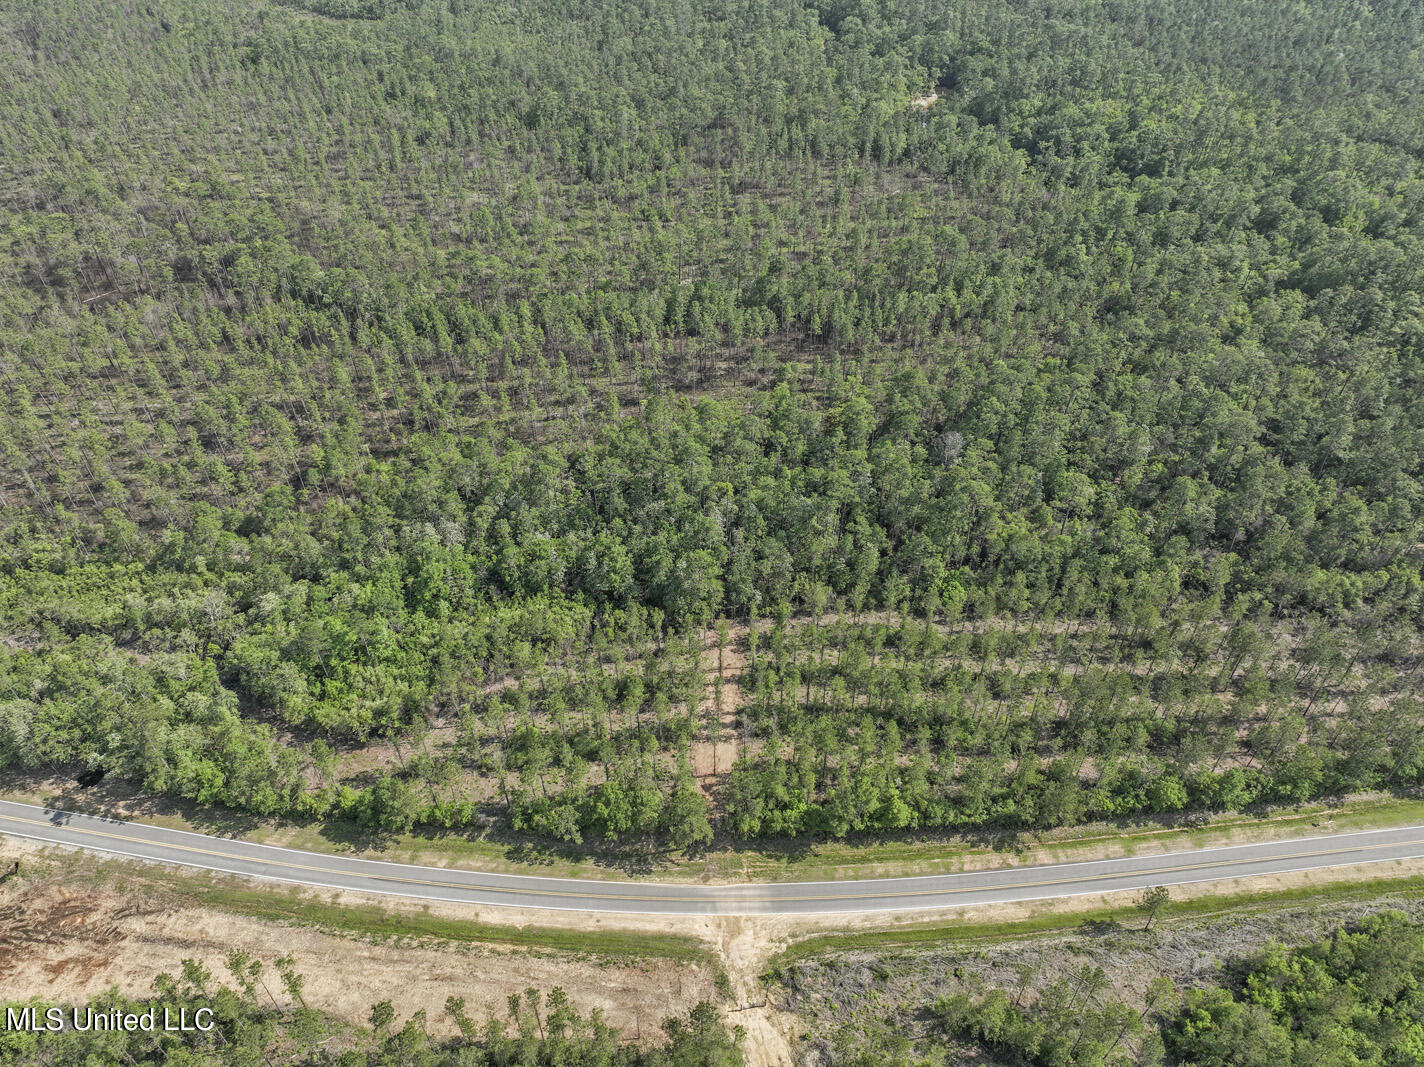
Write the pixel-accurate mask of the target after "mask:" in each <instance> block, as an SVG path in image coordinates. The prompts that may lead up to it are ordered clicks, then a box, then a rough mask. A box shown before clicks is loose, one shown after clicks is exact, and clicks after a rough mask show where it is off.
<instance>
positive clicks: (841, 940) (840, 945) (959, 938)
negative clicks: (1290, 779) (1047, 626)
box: [766, 876, 1424, 975]
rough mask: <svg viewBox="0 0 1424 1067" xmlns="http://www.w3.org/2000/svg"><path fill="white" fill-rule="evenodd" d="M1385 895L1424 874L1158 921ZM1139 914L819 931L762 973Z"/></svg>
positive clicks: (1244, 896) (1181, 906) (1180, 907)
mask: <svg viewBox="0 0 1424 1067" xmlns="http://www.w3.org/2000/svg"><path fill="white" fill-rule="evenodd" d="M1385 897H1396V898H1406V899H1417V898H1420V897H1424V878H1419V877H1417V876H1415V877H1404V878H1381V879H1375V880H1371V881H1368V882H1343V883H1339V884H1336V885H1324V886H1299V887H1296V888H1294V889H1280V890H1272V891H1269V892H1265V893H1231V894H1220V895H1214V896H1206V897H1197V898H1195V899H1192V900H1175V901H1172V902H1171V903H1170V904H1168V905H1167V908H1166V909H1165V911H1164V912H1163V914H1162V917H1161V918H1160V919H1159V920H1158V921H1159V923H1171V922H1176V921H1181V920H1184V919H1200V918H1206V917H1210V916H1214V915H1219V914H1224V913H1229V912H1239V911H1250V910H1260V909H1263V908H1272V909H1278V908H1280V907H1281V906H1283V905H1291V904H1297V903H1310V904H1326V903H1342V902H1349V901H1357V900H1378V899H1381V898H1385ZM1141 922H1142V917H1141V915H1139V914H1138V913H1137V911H1136V910H1135V909H1134V908H1133V907H1132V905H1130V904H1129V905H1119V906H1118V907H1115V908H1096V909H1094V910H1092V911H1082V912H1062V913H1048V914H1044V915H1035V916H1034V917H1033V918H1031V919H1019V920H1014V921H1011V922H998V923H993V922H985V923H976V922H958V923H945V922H936V923H926V924H921V925H912V926H904V927H896V928H892V929H882V930H866V931H863V932H859V933H854V934H820V935H817V936H815V937H808V938H806V939H805V940H803V941H798V942H796V943H795V944H793V945H790V946H788V947H787V948H785V949H783V950H782V951H781V952H779V953H777V954H776V956H774V957H773V958H772V959H771V960H770V962H769V963H768V964H767V970H766V973H767V974H769V975H775V974H776V973H777V972H778V971H779V970H780V969H781V968H783V967H786V966H787V965H789V964H792V963H796V962H798V961H800V960H806V959H811V958H814V957H816V956H824V955H830V954H834V953H840V952H852V951H856V950H863V949H874V950H885V949H896V948H913V947H915V946H919V945H933V944H945V943H950V942H975V941H1012V940H1015V939H1018V938H1026V937H1042V936H1046V935H1052V934H1063V933H1068V932H1070V931H1072V930H1074V929H1076V928H1079V927H1082V926H1087V925H1089V924H1092V923H1121V924H1122V925H1123V926H1124V927H1131V926H1133V925H1134V924H1140V923H1141Z"/></svg>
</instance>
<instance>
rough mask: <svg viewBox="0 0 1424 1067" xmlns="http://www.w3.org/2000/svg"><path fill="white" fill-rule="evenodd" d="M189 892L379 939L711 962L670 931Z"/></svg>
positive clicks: (264, 915) (274, 918)
mask: <svg viewBox="0 0 1424 1067" xmlns="http://www.w3.org/2000/svg"><path fill="white" fill-rule="evenodd" d="M191 892H192V895H193V896H194V897H196V898H197V900H198V901H199V902H200V903H202V904H205V905H208V906H210V907H214V908H218V909H220V910H222V911H228V912H235V913H237V914H241V915H248V916H251V917H253V918H257V919H265V920H267V921H270V922H290V923H298V924H301V925H303V926H312V927H316V928H318V929H321V930H325V931H330V932H334V933H341V934H347V935H353V934H354V935H356V936H359V937H368V938H375V939H379V940H394V939H398V938H435V939H438V940H441V941H453V942H459V943H466V944H498V945H510V946H515V947H520V948H535V949H550V950H554V951H559V952H570V953H579V954H581V955H594V956H604V957H609V958H614V959H647V958H658V959H668V960H673V961H675V962H677V963H684V964H688V963H696V964H699V965H705V966H712V967H716V966H717V964H716V959H715V957H714V956H713V955H712V953H711V951H710V950H709V949H707V948H706V947H705V946H704V945H703V944H702V943H701V942H700V941H698V940H696V939H695V938H691V937H680V936H678V935H676V934H643V933H631V932H624V931H618V930H590V929H587V928H585V929H579V930H575V929H570V930H563V929H559V928H558V927H550V926H522V927H514V926H496V925H494V924H491V923H482V922H472V921H470V920H467V919H448V918H443V917H440V916H436V915H415V914H405V913H393V912H388V911H386V910H385V909H384V908H380V907H375V906H372V905H362V904H356V905H351V904H327V903H324V902H322V901H319V900H306V899H302V898H299V897H293V896H290V895H287V894H281V893H272V892H264V891H262V890H255V889H233V888H223V887H216V888H211V889H208V888H199V887H193V888H192V890H191Z"/></svg>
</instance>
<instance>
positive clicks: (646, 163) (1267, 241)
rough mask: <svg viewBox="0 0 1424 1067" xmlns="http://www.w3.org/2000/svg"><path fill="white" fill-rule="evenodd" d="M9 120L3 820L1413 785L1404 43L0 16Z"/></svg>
mask: <svg viewBox="0 0 1424 1067" xmlns="http://www.w3.org/2000/svg"><path fill="white" fill-rule="evenodd" d="M0 70H3V72H4V82H5V85H6V86H7V91H5V92H4V93H0V374H3V389H0V774H3V775H5V776H8V777H10V778H13V779H16V780H18V779H19V777H20V775H21V774H24V775H28V776H59V777H62V778H64V779H65V780H67V781H72V780H73V778H74V777H75V776H80V775H83V776H85V780H92V779H93V778H95V777H97V776H98V775H100V774H104V775H109V776H112V778H114V779H123V780H127V781H128V782H131V783H133V784H134V785H136V786H137V787H138V788H141V789H143V790H146V791H148V792H151V793H155V794H167V795H170V796H174V797H180V798H185V799H187V800H190V801H195V802H197V803H199V804H203V805H217V806H226V807H228V808H236V809H241V810H243V811H246V812H249V813H253V814H256V815H260V816H272V817H298V818H343V819H353V820H358V821H360V822H362V823H364V824H366V825H367V826H370V827H372V828H373V829H376V830H380V831H387V832H398V831H407V830H410V829H412V828H424V829H426V830H430V829H435V828H445V829H454V830H458V831H460V832H469V833H483V832H490V831H492V830H493V831H496V832H500V833H505V834H513V835H524V836H528V837H531V838H535V839H540V840H551V839H557V840H562V841H567V842H579V841H587V842H593V841H600V842H617V843H618V844H619V847H630V848H639V849H645V848H650V847H651V848H673V849H681V850H695V849H697V848H701V847H705V846H706V845H708V844H709V843H711V842H713V841H716V840H752V839H761V838H786V837H800V836H808V835H818V836H823V835H830V836H853V835H857V834H864V833H871V832H874V833H888V832H908V831H916V830H921V831H923V830H937V829H973V830H980V829H986V828H1002V827H1008V828H1021V827H1033V828H1042V827H1053V826H1062V825H1069V824H1072V823H1076V822H1083V821H1088V820H1098V819H1115V818H1124V817H1150V816H1162V815H1169V814H1175V813H1181V812H1203V811H1214V810H1215V811H1220V810H1241V809H1249V808H1251V807H1252V806H1253V805H1257V804H1265V803H1296V802H1302V801H1307V800H1312V799H1316V798H1320V797H1324V796H1334V795H1341V794H1347V793H1357V792H1364V791H1413V790H1417V789H1418V788H1419V787H1420V785H1421V783H1424V703H1421V692H1420V684H1419V682H1420V670H1421V667H1424V642H1422V641H1421V622H1424V615H1421V600H1420V591H1421V566H1422V565H1424V538H1421V533H1424V522H1422V521H1421V520H1424V486H1421V477H1424V471H1422V470H1421V466H1422V462H1421V461H1424V8H1421V7H1420V5H1418V4H1417V3H1415V2H1413V0H1301V2H1298V3H1293V4H1267V3H1258V2H1253V0H1097V2H1091V3H1083V2H1079V0H1035V2H1032V3H1030V2H1026V0H956V2H955V3H952V4H951V3H940V4H929V3H924V2H923V0H814V2H812V0H717V2H715V3H714V2H711V0H607V2H601V3H596V4H575V3H571V2H568V0H439V2H436V0H283V2H273V0H12V2H9V3H6V4H5V5H3V8H0ZM1214 1004H1215V1002H1213V1004H1212V1005H1205V1006H1204V1007H1203V1008H1202V1010H1203V1011H1216V1010H1217V1007H1220V1008H1221V1010H1222V1011H1227V1010H1228V1009H1227V1008H1226V1007H1224V1006H1220V1005H1216V1006H1213V1005H1214ZM966 1025H968V1024H966ZM1233 1025H1234V1024H1233ZM1183 1040H1185V1038H1184V1039H1183ZM1193 1055H1195V1053H1193ZM1202 1062H1207V1061H1205V1060H1203V1061H1202Z"/></svg>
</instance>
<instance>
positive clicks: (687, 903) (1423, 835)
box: [0, 801, 1424, 915]
mask: <svg viewBox="0 0 1424 1067" xmlns="http://www.w3.org/2000/svg"><path fill="white" fill-rule="evenodd" d="M0 834H10V835H12V836H14V837H24V838H29V839H31V840H35V841H43V842H46V843H48V844H52V845H65V846H69V847H73V848H86V849H93V850H95V851H99V852H109V853H113V854H115V855H119V856H126V857H129V858H131V859H138V860H147V861H151V862H156V863H169V864H177V865H180V866H185V867H200V868H202V869H204V870H209V871H224V872H227V873H229V874H238V875H246V876H248V877H253V878H265V879H269V880H272V881H277V882H292V883H297V884H301V885H311V886H321V887H323V888H327V889H350V890H355V891H357V892H362V893H380V894H385V895H388V896H401V897H415V898H418V899H421V900H442V901H454V902H458V903H462V904H478V905H482V906H489V905H496V906H500V907H511V908H558V909H561V910H566V911H602V912H640V913H653V914H660V915H813V914H825V913H830V912H856V911H912V910H917V909H925V908H947V907H956V906H967V905H974V904H999V903H1007V902H1011V901H1023V900H1042V899H1047V898H1051V897H1071V896H1082V895H1084V894H1088V893H1107V892H1113V891H1118V890H1138V889H1145V888H1147V887H1148V886H1156V885H1164V886H1165V885H1183V884H1186V883H1188V882H1208V881H1216V880H1218V879H1224V878H1249V877H1256V876H1259V875H1269V874H1284V873H1287V872H1289V871H1305V870H1314V869H1317V868H1321V867H1344V866H1349V865H1352V864H1359V863H1379V862H1382V861H1387V860H1401V859H1415V858H1421V857H1424V826H1409V827H1401V828H1398V829H1391V830H1368V831H1364V832H1361V833H1350V834H1331V835H1328V836H1323V837H1311V838H1304V839H1298V840H1294V841H1269V842H1264V843H1261V844H1254V845H1233V846H1231V847H1228V848H1208V849H1198V850H1195V851H1192V852H1169V853H1164V854H1161V855H1156V856H1130V857H1125V858H1122V859H1109V860H1089V861H1085V862H1081V863H1054V864H1046V865H1043V866H1034V867H1024V866H1020V867H999V868H995V869H993V870H985V871H969V872H965V873H962V874H933V875H925V876H921V877H914V878H868V879H862V880H856V881H847V882H770V883H764V884H756V885H686V884H670V883H666V882H612V881H600V880H588V881H584V880H580V879H576V878H540V877H537V876H534V875H525V874H486V873H483V872H480V871H465V870H457V869H454V868H445V867H419V866H414V865H411V864H404V863H385V862H382V861H379V860H363V859H353V858H351V857H347V856H330V855H325V854H322V853H316V852H301V851H298V850H296V849H289V848H277V847H274V846H271V845H257V844H252V843H250V842H247V841H233V840H230V839H228V838H223V837H208V836H206V835H203V834H191V833H187V832H185V831H182V830H169V829H165V828H164V827H160V826H149V825H146V824H144V823H134V822H124V821H121V820H117V819H105V818H100V817H97V816H92V815H78V814H75V813H72V812H66V811H58V810H55V809H49V808H38V807H33V806H31V805H29V804H15V803H12V802H10V801H0Z"/></svg>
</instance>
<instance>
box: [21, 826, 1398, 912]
mask: <svg viewBox="0 0 1424 1067" xmlns="http://www.w3.org/2000/svg"><path fill="white" fill-rule="evenodd" d="M6 822H18V823H27V824H29V825H31V826H49V827H52V826H53V825H54V824H53V823H51V822H49V821H47V820H41V819H25V818H21V817H19V816H16V815H3V816H0V831H3V827H4V824H5V823H6ZM61 829H65V830H69V831H70V832H71V833H76V834H87V835H89V836H91V837H105V838H109V839H111V840H115V841H128V842H131V843H133V844H140V845H147V846H149V847H150V848H163V849H172V850H174V851H179V852H192V853H195V854H197V855H201V856H218V857H221V858H223V859H227V860H242V861H244V862H248V863H256V864H263V865H267V866H271V867H284V868H287V869H288V870H294V871H311V872H316V873H319V874H324V875H327V876H331V875H344V876H345V877H348V878H363V879H368V880H371V881H377V882H394V883H396V884H398V885H407V886H426V887H436V888H441V889H463V890H465V891H467V892H470V891H479V892H487V893H505V894H509V895H511V896H521V895H523V896H535V897H561V898H573V899H592V900H610V901H638V902H653V901H661V902H664V903H703V904H706V903H719V902H720V903H729V904H794V903H803V902H809V901H818V900H888V899H892V898H899V897H933V896H952V895H956V894H961V893H996V892H1001V891H1003V890H1008V889H1038V888H1042V887H1044V886H1056V885H1071V884H1073V883H1074V882H1101V881H1113V880H1118V879H1123V878H1142V877H1156V876H1158V875H1162V874H1176V873H1179V872H1181V871H1198V870H1206V869H1208V868H1211V867H1232V866H1239V865H1241V864H1245V863H1272V862H1280V861H1282V860H1285V861H1290V860H1303V859H1318V858H1319V857H1321V856H1339V855H1344V854H1347V853H1352V852H1372V851H1377V850H1379V849H1386V848H1400V847H1410V846H1414V845H1424V839H1417V840H1409V841H1391V842H1387V843H1385V844H1380V845H1352V846H1350V847H1349V848H1330V849H1316V850H1314V851H1310V852H1289V853H1286V854H1284V855H1276V856H1262V857H1258V858H1252V857H1250V856H1247V857H1242V858H1239V859H1225V860H1209V861H1206V862H1201V863H1184V864H1177V865H1175V866H1166V867H1149V868H1145V869H1142V870H1135V871H1123V872H1121V873H1116V874H1114V873H1106V874H1086V875H1079V876H1078V877H1074V878H1056V879H1045V880H1042V881H1027V882H1004V883H1002V884H999V885H979V886H965V887H962V888H943V889H938V888H930V889H918V890H901V891H897V892H878V893H864V892H862V893H817V894H805V895H800V896H764V897H742V896H736V895H732V896H729V897H727V898H725V899H724V900H719V898H718V897H717V896H714V895H702V896H671V895H658V894H647V895H643V894H635V893H597V892H590V891H588V890H581V891H578V892H575V891H571V890H560V889H537V888H521V887H518V886H509V887H504V886H494V885H469V884H467V883H463V882H442V881H436V880H427V879H421V878H406V877H401V876H399V875H390V874H367V873H365V872H357V871H345V870H342V869H341V868H339V867H314V866H310V865H307V864H301V863H291V862H289V861H286V860H268V859H262V860H255V859H252V858H251V857H248V856H242V855H236V854H233V853H230V852H223V851H221V850H217V849H207V848H197V847H196V846H193V845H174V844H168V843H166V842H158V841H150V840H148V839H147V838H142V837H133V836H130V835H128V834H116V833H110V832H108V831H105V830H89V829H79V828H76V827H71V826H64V827H61ZM54 843H56V844H64V843H65V842H54ZM139 858H141V857H139ZM333 858H338V857H333ZM1125 858H1132V857H1125ZM158 862H162V861H161V860H159V861H158ZM357 862H359V861H357ZM368 862H372V861H368ZM1103 862H1111V861H1110V860H1105V861H1103ZM197 866H200V865H197ZM1012 869H1013V868H1003V867H1000V868H997V870H1012ZM994 870H995V869H990V870H985V871H962V872H956V873H955V874H951V875H941V876H939V877H959V876H972V875H976V874H992V873H994ZM468 873H470V874H472V875H478V874H479V873H480V872H477V871H470V872H468ZM507 877H508V876H507ZM516 877H517V876H516ZM528 877H531V878H533V877H543V876H541V875H529V876H528ZM926 877H935V876H934V875H927V876H926ZM869 881H873V879H869ZM586 884H587V885H588V886H589V888H590V889H593V888H596V887H597V886H598V883H597V882H589V883H586ZM724 888H732V887H724ZM708 893H709V894H714V893H716V888H715V887H709V889H708Z"/></svg>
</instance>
